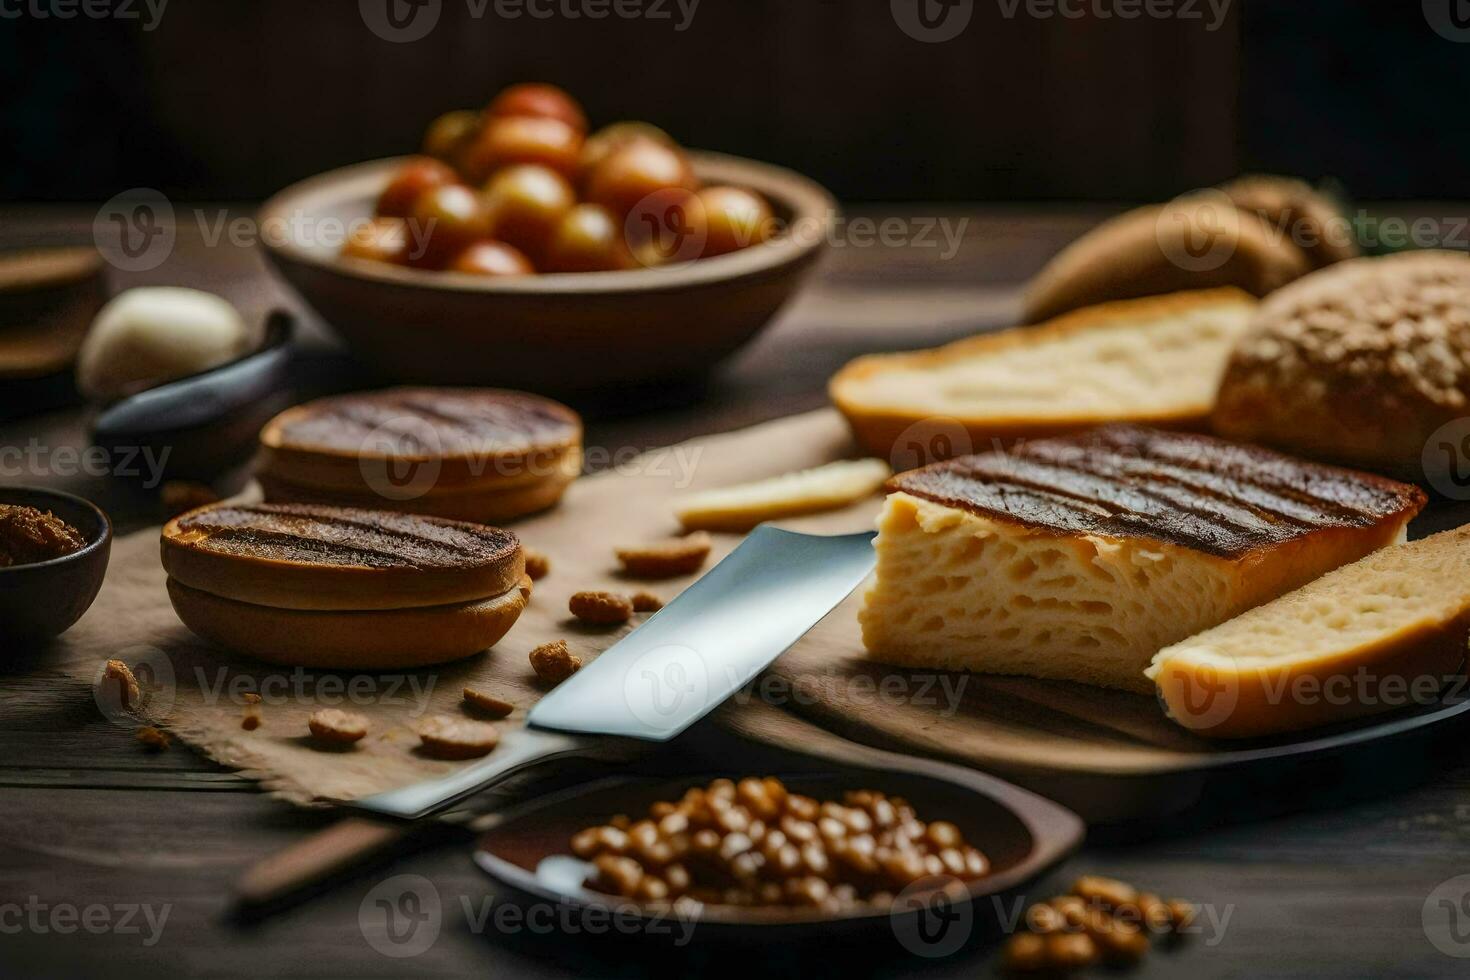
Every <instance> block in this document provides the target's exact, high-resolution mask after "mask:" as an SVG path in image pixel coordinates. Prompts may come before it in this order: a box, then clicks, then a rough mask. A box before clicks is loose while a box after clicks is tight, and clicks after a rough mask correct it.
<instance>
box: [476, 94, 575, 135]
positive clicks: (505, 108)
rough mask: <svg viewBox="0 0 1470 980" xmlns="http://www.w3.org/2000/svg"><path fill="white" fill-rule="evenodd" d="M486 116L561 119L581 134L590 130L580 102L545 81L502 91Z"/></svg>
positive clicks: (486, 111) (491, 104)
mask: <svg viewBox="0 0 1470 980" xmlns="http://www.w3.org/2000/svg"><path fill="white" fill-rule="evenodd" d="M485 114H486V115H487V116H490V117H492V118H493V117H497V116H536V117H540V118H542V119H558V120H560V121H562V122H564V123H566V124H567V125H568V126H571V127H572V128H573V129H575V130H577V131H578V132H581V133H585V132H586V131H587V114H586V113H585V112H583V111H582V107H581V106H580V105H578V104H577V100H576V99H574V98H572V97H571V96H570V95H568V94H567V93H566V92H565V91H564V90H562V89H559V88H557V87H556V86H555V85H548V84H546V83H545V82H524V83H522V84H520V85H512V86H510V87H509V88H507V89H505V90H504V91H502V92H501V93H500V94H499V95H497V96H496V97H495V100H494V101H493V102H491V103H490V106H489V108H487V109H486V110H485Z"/></svg>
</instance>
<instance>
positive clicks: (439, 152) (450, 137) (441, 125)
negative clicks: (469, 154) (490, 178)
mask: <svg viewBox="0 0 1470 980" xmlns="http://www.w3.org/2000/svg"><path fill="white" fill-rule="evenodd" d="M479 134H480V114H479V113H478V112H475V111H474V110H473V109H455V110H454V111H453V112H446V113H444V115H442V116H440V117H439V118H437V119H435V120H434V121H433V122H431V123H429V128H428V129H427V130H426V131H425V132H424V155H425V156H430V157H433V158H434V159H436V160H442V161H444V162H445V163H447V164H449V165H450V166H451V167H453V166H458V165H459V158H460V155H461V154H462V153H463V152H464V150H465V149H466V148H467V147H468V146H469V144H470V143H472V142H474V139H475V137H476V136H478V135H479Z"/></svg>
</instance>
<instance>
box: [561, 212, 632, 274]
mask: <svg viewBox="0 0 1470 980" xmlns="http://www.w3.org/2000/svg"><path fill="white" fill-rule="evenodd" d="M635 265H637V261H636V260H635V259H634V258H633V255H632V253H631V252H630V251H629V250H628V243H627V242H626V241H625V240H624V238H623V229H622V226H621V225H620V224H619V223H618V220H617V219H616V218H614V217H613V216H612V213H611V212H610V211H608V210H607V208H605V207H602V206H601V205H598V204H578V205H577V206H576V207H574V208H572V209H571V210H570V211H568V212H567V213H566V214H565V215H564V216H563V217H562V219H561V222H560V224H558V225H557V227H556V233H555V234H554V235H552V238H551V243H550V244H549V245H548V247H547V250H546V263H545V269H546V271H547V272H612V271H615V270H618V269H631V268H633V267H634V266H635Z"/></svg>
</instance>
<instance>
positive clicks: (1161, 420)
mask: <svg viewBox="0 0 1470 980" xmlns="http://www.w3.org/2000/svg"><path fill="white" fill-rule="evenodd" d="M1232 301H1234V302H1239V303H1252V302H1253V300H1252V299H1251V297H1250V296H1249V295H1248V294H1246V293H1245V292H1243V291H1241V290H1239V289H1236V288H1233V287H1225V288H1220V289H1204V290H1195V291H1190V292H1178V293H1172V294H1168V295H1162V296H1149V297H1146V298H1143V299H1130V300H1119V301H1117V302H1111V303H1103V304H1101V305H1098V306H1093V307H1089V308H1088V309H1083V310H1077V311H1075V312H1071V313H1067V314H1065V315H1063V316H1060V317H1058V318H1056V319H1054V320H1051V321H1049V322H1047V323H1043V324H1039V325H1036V326H1029V327H1016V328H1013V329H1010V330H1001V331H997V332H995V333H986V334H979V335H977V336H974V337H966V338H963V339H961V340H956V341H953V342H952V343H949V344H945V345H944V346H942V347H935V348H931V349H929V350H921V351H909V352H905V353H899V354H868V355H865V356H863V357H859V358H857V359H856V360H853V361H851V362H849V363H848V364H847V365H846V366H845V367H843V368H842V369H841V370H839V371H838V372H837V373H836V374H835V375H833V376H832V379H831V381H830V382H828V385H827V392H828V395H829V396H830V397H831V399H832V402H833V404H835V405H836V406H837V409H838V410H839V411H840V412H842V414H843V415H844V416H845V417H846V418H847V421H848V424H849V425H851V426H852V430H853V434H854V435H855V436H856V437H857V440H858V442H859V444H861V445H862V447H863V449H864V450H865V451H867V452H868V453H870V454H872V455H874V456H878V457H881V458H883V459H890V457H891V456H892V454H893V452H894V450H895V446H896V444H897V443H898V442H899V440H900V438H901V437H902V436H903V435H904V434H905V433H906V432H907V431H908V430H909V429H910V428H911V427H913V426H915V425H918V424H920V423H923V422H926V421H932V422H935V423H936V425H939V426H948V425H951V424H953V425H957V426H960V427H962V428H963V429H964V431H965V433H966V435H967V436H968V438H969V440H970V445H971V447H972V449H973V451H974V452H984V451H986V450H990V449H999V448H1004V447H1006V446H1009V445H1011V444H1013V443H1015V442H1017V441H1019V440H1022V439H1041V438H1046V437H1049V436H1057V435H1065V434H1068V433H1071V432H1076V431H1077V430H1079V429H1084V428H1088V427H1089V426H1093V425H1099V424H1102V423H1105V422H1116V421H1128V422H1136V423H1138V424H1140V425H1148V426H1153V427H1155V428H1160V429H1182V430H1186V431H1207V430H1208V428H1209V420H1210V410H1211V406H1209V405H1200V406H1198V407H1197V408H1192V409H1190V410H1188V411H1178V412H1173V413H1146V412H1140V413H1137V414H1133V415H1128V416H1123V417H1120V416H1118V415H1117V414H1107V415H1104V414H1095V415H1087V414H1078V415H1076V416H1074V417H1072V418H1067V419H1036V418H1027V417H1010V418H1006V417H999V416H993V415H988V416H983V417H966V416H963V415H954V416H943V417H938V418H936V416H935V414H934V413H933V412H924V411H917V410H910V409H902V408H888V407H877V406H872V405H868V404H866V403H864V402H863V400H862V399H861V398H860V397H859V396H858V394H857V393H856V392H854V391H852V390H851V389H852V386H854V385H857V384H860V383H861V382H863V381H866V380H867V379H868V378H870V377H872V376H873V375H875V374H879V373H882V372H884V371H888V370H892V369H894V368H897V367H905V368H911V367H924V366H927V365H938V364H943V363H945V362H947V361H950V360H954V359H956V358H961V357H970V356H974V355H976V354H987V353H998V352H1001V351H1004V350H1007V349H1010V348H1014V347H1025V346H1033V345H1037V344H1045V343H1048V342H1050V341H1054V340H1057V339H1060V338H1063V337H1068V336H1071V335H1073V334H1079V333H1087V332H1090V331H1093V330H1100V329H1109V328H1119V329H1122V328H1124V327H1125V326H1131V325H1132V324H1133V323H1134V322H1136V321H1137V320H1138V319H1141V318H1150V317H1160V316H1168V315H1171V314H1176V313H1179V312H1182V311H1187V310H1193V309H1197V308H1199V307H1202V306H1213V305H1217V304H1224V303H1229V302H1232Z"/></svg>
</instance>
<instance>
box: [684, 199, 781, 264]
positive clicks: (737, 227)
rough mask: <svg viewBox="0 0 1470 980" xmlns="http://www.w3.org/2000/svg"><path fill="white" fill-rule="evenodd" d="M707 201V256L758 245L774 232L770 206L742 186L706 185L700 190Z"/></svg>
mask: <svg viewBox="0 0 1470 980" xmlns="http://www.w3.org/2000/svg"><path fill="white" fill-rule="evenodd" d="M699 199H700V201H702V202H703V203H704V217H705V226H706V229H707V232H706V236H705V242H704V253H703V254H704V255H705V256H712V255H724V254H726V253H728V252H736V251H739V250H740V249H742V248H748V247H749V246H751V245H756V244H759V243H760V242H763V241H765V240H766V239H767V238H770V237H771V235H772V234H773V233H774V232H775V224H776V219H775V216H774V215H772V214H771V206H770V205H769V204H767V203H766V200H765V198H763V197H761V196H760V195H759V194H755V193H752V192H751V191H748V190H745V189H744V188H743V187H706V188H704V189H702V190H701V191H699Z"/></svg>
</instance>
